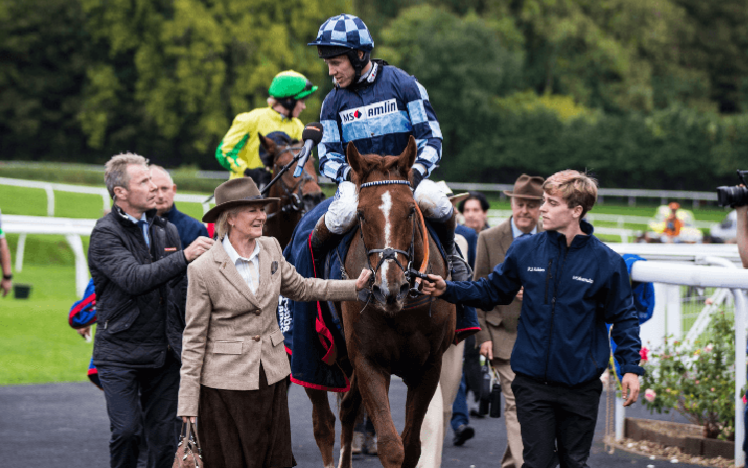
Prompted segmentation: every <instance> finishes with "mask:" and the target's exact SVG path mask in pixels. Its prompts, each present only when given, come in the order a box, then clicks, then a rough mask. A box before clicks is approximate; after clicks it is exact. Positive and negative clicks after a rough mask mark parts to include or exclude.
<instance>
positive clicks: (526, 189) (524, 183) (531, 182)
mask: <svg viewBox="0 0 748 468" xmlns="http://www.w3.org/2000/svg"><path fill="white" fill-rule="evenodd" d="M543 182H545V179H543V178H542V177H540V176H529V175H527V174H522V175H521V176H519V178H518V179H517V180H516V181H515V182H514V191H512V192H510V191H508V190H504V194H505V195H508V196H510V197H517V198H527V199H528V200H542V199H543Z"/></svg>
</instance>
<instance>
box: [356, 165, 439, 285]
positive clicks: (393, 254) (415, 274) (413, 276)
mask: <svg viewBox="0 0 748 468" xmlns="http://www.w3.org/2000/svg"><path fill="white" fill-rule="evenodd" d="M381 185H407V186H408V187H410V182H409V181H407V180H391V179H390V180H377V181H374V182H366V183H364V184H361V187H359V190H360V189H363V188H366V187H378V186H381ZM415 210H416V213H417V214H418V219H419V221H420V224H419V226H420V228H421V233H422V235H423V260H422V261H421V266H420V268H419V269H418V270H414V269H413V260H414V259H415V239H416V218H415V217H413V232H412V234H411V237H410V246H409V247H408V251H407V252H406V251H404V250H399V249H393V248H391V247H388V248H386V249H371V250H368V249H367V247H366V240H365V239H364V226H363V219H362V217H361V216H360V215H359V219H358V222H359V228H358V232H359V234H360V235H361V242H362V243H363V245H364V250H365V251H366V264H367V266H368V267H369V270H370V271H371V277H370V278H369V285H370V287H371V284H373V283H374V277H375V276H376V274H377V271H379V268H381V266H382V264H383V263H384V262H385V260H393V261H394V262H395V263H396V264H397V266H398V267H400V269H401V270H402V271H403V273H405V277H406V278H407V280H408V282H409V283H410V282H411V281H412V282H413V286H412V287H411V288H410V292H409V294H410V295H411V297H415V296H418V295H420V294H421V292H420V291H419V290H418V285H419V284H421V280H424V279H426V280H427V279H428V276H427V275H426V268H428V264H429V255H430V251H429V239H428V231H427V230H426V223H425V221H424V218H423V213H421V209H420V208H419V207H418V203H416V205H415ZM374 254H381V258H380V259H379V261H378V262H377V266H376V267H372V265H371V256H372V255H374ZM397 254H401V255H404V256H405V258H407V259H408V267H407V268H406V267H404V266H403V264H402V263H400V261H399V260H398V259H397Z"/></svg>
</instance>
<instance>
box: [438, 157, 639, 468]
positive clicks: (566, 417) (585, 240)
mask: <svg viewBox="0 0 748 468" xmlns="http://www.w3.org/2000/svg"><path fill="white" fill-rule="evenodd" d="M543 191H544V194H543V205H542V207H541V209H540V213H541V215H542V216H543V228H544V229H545V232H542V233H539V234H536V235H534V236H531V237H527V238H523V239H517V240H516V241H515V242H513V243H512V246H511V247H510V248H509V250H508V252H507V255H506V258H505V261H504V263H501V264H499V265H497V266H496V268H494V270H493V272H492V273H491V274H490V275H489V276H488V277H487V278H482V279H481V280H479V281H473V282H470V281H462V282H452V281H450V282H445V281H444V280H443V279H442V278H441V277H439V276H435V275H429V277H430V278H431V280H432V281H433V283H429V284H425V285H424V288H423V291H424V293H426V294H431V295H433V296H440V297H441V298H442V299H444V300H446V301H449V302H454V303H457V302H460V303H464V304H467V305H471V306H475V307H481V308H482V309H485V310H490V309H491V308H493V307H494V306H496V305H499V304H509V303H510V302H511V301H512V300H513V299H514V297H515V296H516V294H517V292H518V291H519V289H520V288H521V287H524V288H525V290H524V300H523V303H522V315H521V317H520V321H519V325H518V329H517V342H516V344H515V345H514V349H513V351H512V357H511V365H512V370H513V371H514V372H515V374H516V375H517V376H516V378H515V380H514V382H513V383H512V390H513V391H514V395H515V398H516V402H517V416H518V418H519V422H520V425H521V426H522V442H523V444H524V460H525V463H524V465H523V467H524V468H536V467H537V468H546V467H549V466H556V464H557V463H558V462H559V461H560V463H561V466H562V467H587V458H588V457H589V452H590V447H591V445H592V438H593V435H594V431H595V423H596V421H597V411H598V404H599V400H600V393H601V391H602V384H601V382H600V378H599V377H600V375H601V374H602V373H603V371H604V370H605V368H606V366H607V364H608V360H609V355H610V350H609V344H608V334H607V331H606V326H605V324H606V323H612V324H613V330H612V335H613V339H614V340H615V342H616V344H617V345H618V348H617V349H616V353H615V354H616V358H617V359H618V361H619V362H620V363H621V368H622V372H623V374H624V377H623V395H624V398H625V399H626V401H625V403H624V405H625V406H628V405H630V404H632V403H633V402H635V401H636V399H637V397H638V395H639V379H638V376H639V375H642V374H643V373H644V369H642V368H641V367H639V349H640V348H641V341H640V339H639V322H638V320H637V316H636V313H635V310H634V305H633V299H632V296H631V286H630V283H629V276H628V272H627V270H626V264H625V262H624V261H623V258H621V256H620V255H618V254H617V253H615V252H613V251H612V250H611V249H609V248H608V247H607V246H606V245H605V244H603V243H602V242H601V241H599V240H598V239H597V238H596V237H594V236H593V235H592V226H591V225H590V224H588V223H587V222H585V221H583V218H584V215H585V214H586V213H587V212H588V211H589V210H590V209H591V208H592V206H593V205H594V203H595V200H596V198H597V186H596V184H595V181H594V180H593V179H591V178H589V177H587V176H586V175H585V174H581V173H579V172H577V171H571V170H567V171H562V172H558V173H556V174H554V175H553V176H551V177H550V178H549V179H548V180H547V181H546V182H545V183H544V184H543Z"/></svg>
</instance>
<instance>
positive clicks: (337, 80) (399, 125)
mask: <svg viewBox="0 0 748 468" xmlns="http://www.w3.org/2000/svg"><path fill="white" fill-rule="evenodd" d="M308 45H313V46H317V54H318V55H319V57H320V58H322V59H324V60H325V63H327V66H328V68H329V74H330V75H331V76H333V83H334V84H335V88H334V89H333V90H332V91H330V93H329V94H328V95H327V97H325V100H324V102H323V104H322V111H321V116H320V121H321V123H322V126H323V127H324V134H323V136H322V142H321V143H320V144H319V150H318V151H319V163H320V172H321V173H322V174H323V175H325V176H327V177H328V178H330V179H332V180H334V181H335V182H337V183H338V190H337V193H336V194H335V199H334V201H333V202H332V203H331V204H330V207H329V210H328V212H327V213H326V214H325V215H324V216H323V217H322V218H320V219H319V221H318V222H317V225H316V227H315V228H314V231H313V234H312V239H311V245H312V251H313V256H314V263H315V266H316V270H317V271H323V270H322V269H321V265H322V263H323V262H324V258H325V256H326V255H327V252H328V251H329V250H330V249H331V248H332V247H334V246H335V245H337V244H338V243H339V242H340V240H341V239H342V237H343V235H344V234H345V233H346V232H347V231H349V230H350V229H351V228H352V227H354V226H355V225H356V224H357V222H358V218H357V212H358V210H357V208H358V194H357V193H356V187H355V186H354V184H353V183H352V182H351V181H350V175H351V168H350V166H349V165H348V162H347V161H346V158H345V155H344V146H345V145H346V144H348V143H349V142H353V143H354V144H355V145H356V149H358V151H359V152H360V153H361V154H378V155H382V156H384V155H399V154H400V153H402V152H403V151H404V150H405V148H406V146H407V144H408V139H409V137H410V136H411V135H413V137H415V138H416V142H417V145H418V153H417V157H416V161H415V164H414V165H413V169H412V173H411V188H412V189H413V190H414V192H415V193H414V198H415V200H416V202H417V203H418V206H419V207H420V209H421V211H422V212H423V214H424V216H425V217H426V218H427V219H428V220H429V221H430V224H431V226H432V228H433V229H434V231H436V233H437V235H438V237H439V241H440V242H441V244H442V246H443V247H444V250H445V252H446V253H447V256H448V259H447V260H448V263H449V264H450V269H451V271H452V278H453V279H456V278H462V279H463V280H470V279H471V276H472V275H471V272H470V269H469V266H468V265H467V264H466V263H465V260H463V259H462V257H461V256H460V255H459V254H458V251H457V250H456V249H455V241H454V231H455V225H456V218H455V213H454V209H453V207H452V203H451V202H450V201H449V199H448V198H447V197H446V195H444V193H443V192H442V191H441V190H440V189H439V187H438V186H437V185H436V183H434V182H433V181H431V180H428V177H429V175H431V172H432V171H433V170H434V169H435V168H436V166H437V164H438V163H439V160H440V159H441V153H442V132H441V129H440V128H439V121H438V120H437V119H436V114H435V113H434V109H433V108H432V107H431V103H430V102H429V96H428V93H427V92H426V88H424V87H423V85H421V84H420V83H418V81H417V80H416V78H415V77H413V76H411V75H409V74H407V73H406V72H404V71H403V70H400V69H399V68H396V67H393V66H391V65H388V64H387V62H385V61H383V60H378V59H375V60H371V59H370V55H371V51H372V49H373V48H374V41H373V40H372V37H371V34H370V33H369V30H368V28H367V27H366V25H365V24H364V22H363V21H361V19H359V18H358V17H356V16H352V15H347V14H342V15H338V16H334V17H332V18H329V19H328V20H327V21H325V22H324V23H323V24H322V26H320V29H319V32H318V33H317V39H316V40H315V41H314V42H311V43H309V44H308ZM470 310H471V311H472V313H473V314H474V313H475V310H474V309H470Z"/></svg>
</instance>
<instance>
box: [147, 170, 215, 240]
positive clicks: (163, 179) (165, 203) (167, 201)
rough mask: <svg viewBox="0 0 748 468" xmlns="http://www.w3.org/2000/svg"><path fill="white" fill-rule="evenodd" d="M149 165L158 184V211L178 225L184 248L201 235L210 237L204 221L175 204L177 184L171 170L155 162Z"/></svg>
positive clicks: (152, 176) (152, 178)
mask: <svg viewBox="0 0 748 468" xmlns="http://www.w3.org/2000/svg"><path fill="white" fill-rule="evenodd" d="M149 167H150V169H151V180H153V183H154V184H155V185H156V210H157V211H156V213H157V214H158V215H159V216H161V217H162V218H166V220H167V221H169V222H170V223H171V224H173V225H174V226H176V227H177V231H178V232H179V240H180V241H181V242H182V249H186V248H187V247H189V246H190V244H192V243H193V242H194V241H195V239H197V238H198V237H200V236H202V237H208V238H210V236H209V235H208V229H207V228H206V227H205V225H204V224H203V223H201V222H200V221H198V220H196V219H195V218H193V217H192V216H188V215H186V214H184V213H182V212H181V211H179V210H178V209H177V206H176V205H175V204H174V195H176V194H177V184H175V183H174V181H173V180H172V178H171V175H170V174H169V172H168V171H167V170H166V169H164V168H163V167H161V166H157V165H155V164H151V165H150V166H149Z"/></svg>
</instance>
